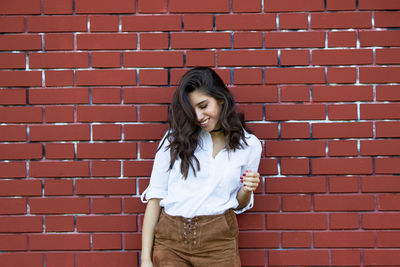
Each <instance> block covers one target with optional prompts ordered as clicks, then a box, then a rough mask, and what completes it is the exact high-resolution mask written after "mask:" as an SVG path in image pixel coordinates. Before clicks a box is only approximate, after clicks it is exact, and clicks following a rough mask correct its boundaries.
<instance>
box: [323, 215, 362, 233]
mask: <svg viewBox="0 0 400 267" xmlns="http://www.w3.org/2000/svg"><path fill="white" fill-rule="evenodd" d="M329 226H330V229H332V230H344V229H359V227H360V217H359V215H358V214H357V213H349V212H346V213H332V214H330V215H329Z"/></svg>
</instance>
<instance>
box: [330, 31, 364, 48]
mask: <svg viewBox="0 0 400 267" xmlns="http://www.w3.org/2000/svg"><path fill="white" fill-rule="evenodd" d="M356 45H357V32H355V31H334V32H328V47H356Z"/></svg>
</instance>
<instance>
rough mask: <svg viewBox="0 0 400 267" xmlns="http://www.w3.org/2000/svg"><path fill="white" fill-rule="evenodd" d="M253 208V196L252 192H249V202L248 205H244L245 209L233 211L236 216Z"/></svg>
mask: <svg viewBox="0 0 400 267" xmlns="http://www.w3.org/2000/svg"><path fill="white" fill-rule="evenodd" d="M253 206H254V194H253V192H251V196H250V201H249V203H248V204H247V205H246V207H244V208H242V209H240V210H234V212H235V213H236V214H240V213H243V212H245V211H246V210H249V209H251V208H252V207H253Z"/></svg>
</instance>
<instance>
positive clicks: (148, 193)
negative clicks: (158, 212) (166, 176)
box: [140, 186, 167, 203]
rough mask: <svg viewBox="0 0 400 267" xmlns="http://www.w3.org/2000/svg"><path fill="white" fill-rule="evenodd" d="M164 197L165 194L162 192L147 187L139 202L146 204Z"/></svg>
mask: <svg viewBox="0 0 400 267" xmlns="http://www.w3.org/2000/svg"><path fill="white" fill-rule="evenodd" d="M166 195H167V193H166V192H165V191H164V190H159V189H155V188H150V186H148V187H147V188H146V190H144V192H143V193H142V195H141V196H140V200H141V201H142V203H147V202H148V201H149V200H150V199H152V198H161V199H163V198H165V197H166Z"/></svg>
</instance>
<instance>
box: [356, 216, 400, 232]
mask: <svg viewBox="0 0 400 267" xmlns="http://www.w3.org/2000/svg"><path fill="white" fill-rule="evenodd" d="M361 218H362V227H363V229H381V230H384V229H400V220H399V218H400V214H399V213H387V212H386V213H368V214H362V217H361Z"/></svg>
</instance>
